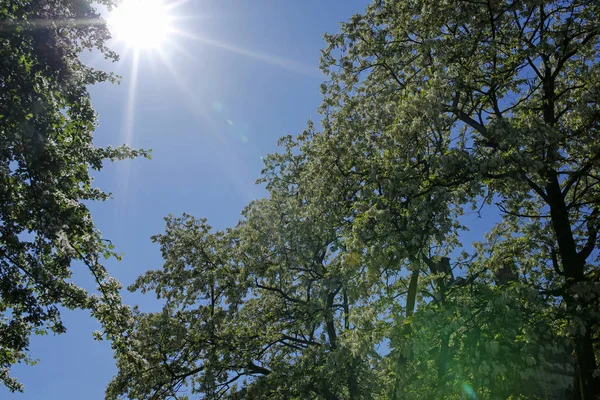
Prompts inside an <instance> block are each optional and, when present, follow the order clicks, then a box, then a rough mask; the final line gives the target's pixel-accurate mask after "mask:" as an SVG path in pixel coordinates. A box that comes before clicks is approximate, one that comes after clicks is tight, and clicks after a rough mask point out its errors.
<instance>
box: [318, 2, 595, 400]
mask: <svg viewBox="0 0 600 400" xmlns="http://www.w3.org/2000/svg"><path fill="white" fill-rule="evenodd" d="M599 11H600V7H599V5H598V4H597V3H596V2H587V1H546V2H539V1H480V2H474V1H459V2H452V3H450V2H442V1H425V2H422V1H405V2H375V3H374V4H373V5H372V6H370V7H369V8H368V9H367V12H366V13H365V14H364V15H357V16H355V17H354V18H352V20H351V21H350V22H348V23H346V24H343V25H342V33H340V34H336V35H330V36H328V37H327V41H328V43H329V47H328V49H327V50H326V51H325V52H324V56H323V58H324V63H323V68H324V70H326V71H328V72H330V78H331V81H330V82H329V84H326V85H324V91H325V95H326V100H325V103H324V109H323V111H324V112H325V113H326V114H328V115H331V119H332V120H333V121H334V122H333V123H335V124H336V128H335V129H336V130H342V129H347V130H351V131H352V132H355V133H357V132H360V131H362V130H365V131H367V132H369V133H371V134H374V135H383V136H387V137H389V138H390V140H392V141H394V140H397V141H398V142H399V143H400V144H401V145H403V146H405V149H406V151H407V152H406V153H405V154H406V155H407V156H408V157H410V158H409V159H406V158H408V157H405V160H403V162H404V163H405V166H404V168H402V167H399V169H400V170H403V169H407V168H413V169H417V170H419V172H420V173H418V174H417V175H416V176H417V177H418V179H420V180H421V182H422V183H421V184H422V185H423V186H425V187H429V188H431V190H434V189H440V188H446V190H447V192H449V193H458V192H459V191H462V192H463V193H464V195H465V198H464V201H463V203H466V202H467V201H475V200H478V199H481V198H483V199H484V200H487V201H489V202H492V201H495V202H497V203H499V207H500V210H501V212H502V213H503V214H504V215H505V216H506V219H507V220H509V221H511V224H510V226H511V229H515V228H516V226H519V225H524V226H527V227H528V229H527V230H526V231H525V232H523V234H524V235H525V237H526V238H527V240H529V241H530V242H531V243H532V244H535V245H536V246H537V247H538V250H537V251H536V255H537V257H538V258H537V260H536V265H535V266H534V270H536V273H535V274H534V272H533V271H531V270H527V269H524V270H521V271H520V272H521V276H522V279H524V280H527V281H528V282H529V284H530V286H531V287H533V288H536V289H537V290H538V292H539V293H540V294H542V295H550V296H553V302H554V303H559V304H560V306H559V308H560V314H561V315H562V317H563V319H562V320H563V321H565V323H567V324H568V326H569V328H568V329H569V330H570V339H571V344H572V346H573V347H574V349H575V356H576V367H577V368H576V370H577V377H576V382H575V387H576V388H577V391H578V396H579V397H580V398H583V399H591V398H596V396H597V395H598V394H599V393H600V376H598V373H597V361H596V360H597V349H596V348H595V347H594V342H595V341H596V339H595V338H596V337H597V336H598V315H597V311H596V310H597V309H598V294H597V291H596V289H595V288H596V287H597V285H598V264H597V262H598V260H597V259H594V250H595V249H597V247H598V237H597V231H598V224H599V218H598V212H599V211H598V208H599V201H600V197H599V196H598V183H599V182H598V166H599V163H598V161H599V159H600V153H599V151H600V148H599V147H598V143H597V133H598V132H597V130H598V126H599V122H600V120H599V114H598V79H599V75H598V72H599V66H598V44H599V40H598V37H599V34H600V30H599V29H600V27H599V26H598V24H597V20H598V14H599ZM375 105H376V106H375ZM350 114H358V115H361V117H362V118H360V120H359V121H355V119H353V120H352V122H351V123H352V125H349V122H348V121H349V118H348V116H349V115H350ZM390 115H391V117H390ZM364 116H368V118H365V117H364ZM390 119H393V120H392V121H391V123H388V122H389V121H390ZM361 135H365V134H364V133H363V134H361ZM423 143H429V144H430V145H429V146H428V147H427V151H426V152H424V151H422V150H421V149H423V148H424V147H425V146H426V145H424V144H423ZM474 183H476V184H477V185H479V188H478V190H474V189H476V187H475V185H474ZM465 188H468V190H467V191H465ZM427 191H428V190H425V191H424V193H419V194H418V195H421V196H425V195H426V193H427ZM513 232H515V233H517V232H521V231H520V230H519V231H517V230H516V229H515V230H514V231H513ZM531 275H533V277H535V278H536V279H535V280H533V279H532V280H531V281H529V278H530V276H531Z"/></svg>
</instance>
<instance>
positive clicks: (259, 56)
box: [172, 29, 322, 78]
mask: <svg viewBox="0 0 600 400" xmlns="http://www.w3.org/2000/svg"><path fill="white" fill-rule="evenodd" d="M172 33H173V34H175V35H178V36H180V37H184V38H187V39H192V40H195V41H197V42H200V43H202V44H206V45H208V46H212V47H217V48H220V49H223V50H227V51H231V52H233V53H237V54H240V55H243V56H246V57H250V58H253V59H255V60H259V61H263V62H265V63H267V64H271V65H274V66H276V67H279V68H283V69H286V70H288V71H291V72H295V73H298V74H302V75H308V76H312V77H316V78H321V77H322V74H321V73H320V72H319V69H318V68H317V67H314V66H311V65H308V64H304V63H301V62H299V61H296V60H292V59H289V58H284V57H280V56H276V55H272V54H268V53H259V52H256V51H252V50H248V49H245V48H243V47H239V46H235V45H233V44H229V43H225V42H221V41H218V40H214V39H210V38H207V37H203V36H198V35H194V34H191V33H188V32H185V31H182V30H178V29H173V31H172Z"/></svg>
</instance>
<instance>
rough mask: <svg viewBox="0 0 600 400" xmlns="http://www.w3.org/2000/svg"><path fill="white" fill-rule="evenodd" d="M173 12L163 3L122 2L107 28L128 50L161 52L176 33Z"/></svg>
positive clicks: (157, 0) (155, 0)
mask: <svg viewBox="0 0 600 400" xmlns="http://www.w3.org/2000/svg"><path fill="white" fill-rule="evenodd" d="M170 8H171V7H168V6H167V5H166V4H165V2H164V1H162V0H123V1H122V2H121V4H119V6H118V7H117V8H115V9H114V10H113V11H112V13H111V16H110V17H109V19H108V24H109V26H110V27H111V31H112V33H113V35H114V37H115V39H116V40H117V41H118V42H121V43H124V44H125V45H126V46H127V47H131V48H133V49H135V50H141V49H160V48H161V46H162V45H163V44H164V43H165V41H166V40H167V39H168V37H169V34H170V33H171V32H172V31H173V27H172V26H171V22H172V17H171V15H170V14H169V12H170Z"/></svg>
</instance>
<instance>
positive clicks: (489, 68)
mask: <svg viewBox="0 0 600 400" xmlns="http://www.w3.org/2000/svg"><path fill="white" fill-rule="evenodd" d="M599 14H600V5H599V4H598V2H589V1H578V0H571V1H558V0H557V1H544V2H542V1H538V0H522V1H507V0H499V1H485V0H484V1H471V0H461V1H452V2H451V1H443V0H425V1H423V0H418V1H417V0H405V1H380V0H377V1H375V2H373V4H372V5H370V6H369V7H368V8H367V10H366V11H365V13H364V14H361V15H356V16H354V17H352V18H351V20H350V21H349V22H347V23H344V24H342V26H341V32H340V33H337V34H332V35H326V42H327V45H328V47H327V48H326V49H325V50H324V51H323V56H322V68H323V71H324V72H325V73H327V74H328V78H329V79H328V81H327V82H325V83H324V84H323V85H322V91H323V94H324V101H323V106H322V108H321V113H322V116H323V120H322V124H321V125H322V129H320V130H318V129H316V128H315V127H314V126H313V124H312V123H309V127H308V129H307V130H306V131H305V132H304V133H303V134H301V135H300V136H298V137H297V138H296V139H294V138H292V137H286V138H284V139H282V141H281V145H282V146H283V151H282V152H281V153H280V154H274V155H271V156H269V157H268V158H267V159H266V166H265V170H264V173H263V178H262V179H261V181H262V182H263V183H266V186H267V189H268V190H269V198H268V199H265V200H262V201H259V202H255V203H253V204H251V205H250V206H249V208H248V209H247V210H246V211H245V213H244V218H243V219H242V221H241V222H240V224H239V225H238V226H237V227H235V228H233V229H231V230H228V231H225V232H217V233H212V232H211V231H210V229H209V228H208V227H207V226H206V225H205V222H203V221H197V220H194V219H193V218H191V217H185V218H184V219H168V224H167V232H166V233H165V235H160V236H158V237H157V240H158V241H159V242H160V243H161V246H162V248H163V255H164V257H165V260H166V264H165V266H164V268H163V269H162V270H158V271H153V272H150V273H148V274H146V275H145V276H143V277H142V278H140V280H139V281H138V283H137V284H136V285H135V286H134V287H133V289H142V290H156V291H157V293H158V294H159V295H160V296H165V297H166V299H167V305H166V306H165V309H164V310H163V312H162V313H159V314H144V313H139V314H138V315H136V323H135V326H134V328H133V329H132V330H131V331H130V332H129V334H130V338H131V341H129V342H127V341H124V342H123V346H124V348H127V349H129V350H130V351H131V352H130V353H127V352H125V351H124V352H123V353H121V354H119V355H118V365H119V374H118V376H117V377H116V378H115V380H114V381H113V382H112V384H111V385H110V386H109V389H108V397H109V398H119V396H123V395H127V396H128V397H129V398H140V399H148V398H155V397H156V396H158V397H161V398H163V397H169V396H171V397H173V398H175V397H176V396H178V392H179V391H180V390H181V393H187V394H189V395H198V396H199V397H200V398H217V397H219V396H221V397H224V396H230V397H232V398H240V397H241V398H255V397H273V398H324V399H360V398H391V399H394V398H457V399H458V398H465V397H469V398H486V399H496V398H529V399H534V398H551V396H554V397H556V398H559V396H562V395H564V394H565V393H569V395H570V396H572V397H573V398H576V399H593V398H597V396H598V394H599V393H600V382H599V381H600V371H598V365H597V358H598V347H597V342H598V339H599V333H598V324H599V322H600V321H599V317H600V315H599V314H598V310H599V309H600V305H599V304H598V295H599V293H600V282H599V277H600V274H599V273H598V261H599V260H598V259H597V258H595V257H596V255H597V254H598V235H597V232H598V228H599V224H600V218H598V216H599V213H600V196H599V192H598V190H599V187H600V186H599V184H600V179H599V173H598V172H599V167H600V147H599V145H598V140H597V138H598V128H599V123H600V110H599V104H598V102H599V100H600V91H599V89H598V88H599V87H600V85H599V84H600V79H599V78H600V76H599V72H600V66H599V65H600V64H598V50H599V48H600V41H599V37H600V25H599V24H598V21H599V20H600V18H599V17H600V15H599ZM469 208H472V211H473V212H481V210H482V209H486V210H494V209H495V210H497V211H496V212H497V213H498V214H499V216H500V217H501V222H500V223H498V224H497V225H496V226H495V227H494V228H493V229H492V230H491V231H490V232H488V234H487V235H486V236H485V237H484V238H482V240H481V242H480V243H478V244H476V245H475V249H474V251H468V247H466V244H463V243H461V241H460V233H461V232H462V231H463V230H464V229H466V227H463V226H462V221H463V219H462V215H463V214H464V213H465V212H468V210H469ZM173 224H174V225H173ZM459 254H460V255H459ZM211 293H218V294H219V296H217V297H215V296H214V295H212V294H211ZM416 304H418V307H417V306H416ZM213 309H214V311H213ZM207 313H208V314H207ZM212 313H214V314H212ZM192 316H193V317H192ZM167 327H168V328H167ZM173 330H177V334H174V333H172V332H173ZM186 338H191V340H187V339H186ZM230 344H232V345H231V346H230ZM387 345H389V346H390V350H391V351H390V352H389V354H386V353H388V352H387V351H386V346H387ZM233 383H237V384H238V385H239V387H240V388H241V389H239V390H238V389H236V388H235V387H233V386H228V385H230V384H233ZM186 385H187V387H188V390H190V391H188V392H185V390H186V389H185V387H186ZM236 396H237V397H236Z"/></svg>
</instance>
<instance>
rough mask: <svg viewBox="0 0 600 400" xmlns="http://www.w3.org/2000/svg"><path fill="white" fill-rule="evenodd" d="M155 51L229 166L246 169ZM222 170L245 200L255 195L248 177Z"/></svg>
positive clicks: (186, 86) (177, 76)
mask: <svg viewBox="0 0 600 400" xmlns="http://www.w3.org/2000/svg"><path fill="white" fill-rule="evenodd" d="M180 51H182V50H180ZM157 53H158V55H159V56H160V58H161V60H162V61H163V62H164V64H165V66H166V68H167V70H168V71H169V73H170V74H171V76H172V77H173V80H174V82H175V84H176V85H177V87H178V89H179V90H181V91H182V92H183V93H184V95H185V96H186V97H187V99H188V100H189V102H188V104H191V110H192V111H193V115H194V116H195V117H201V122H202V123H206V124H208V127H209V131H208V132H207V133H208V134H210V135H211V136H212V137H213V138H216V140H217V141H218V142H219V144H220V146H221V148H222V151H221V156H222V158H223V159H227V160H228V165H229V166H230V167H231V169H233V170H237V171H246V169H245V168H244V166H243V165H241V164H240V163H239V161H238V160H239V159H240V158H239V157H238V156H237V155H236V153H235V151H234V149H233V148H232V147H231V145H230V144H229V143H228V142H227V141H226V140H224V139H223V137H222V136H221V135H219V134H217V133H216V132H217V129H218V127H217V126H216V124H215V123H214V121H213V120H212V119H211V118H210V116H209V115H208V113H207V112H206V107H205V106H204V105H203V104H202V103H201V102H200V101H199V100H198V98H197V96H196V95H195V94H194V92H193V91H192V90H191V89H190V87H189V85H187V84H186V83H185V81H184V80H183V79H182V78H181V76H180V74H179V73H178V72H177V70H176V69H175V66H174V65H173V63H171V61H170V60H169V58H168V56H167V55H166V54H165V53H164V52H163V51H162V50H160V49H159V50H157ZM223 172H224V173H225V174H226V175H227V177H228V178H229V180H230V181H231V182H233V183H234V184H235V185H236V186H237V187H240V186H241V188H240V189H241V191H242V193H243V194H244V195H245V196H246V200H252V199H254V198H255V197H256V193H255V190H254V189H256V187H255V186H254V185H252V186H250V185H248V182H251V181H252V179H251V178H250V177H244V179H241V178H240V177H239V176H236V175H235V174H232V173H231V171H230V169H229V168H225V170H224V171H223ZM243 173H246V172H243ZM246 178H247V179H246Z"/></svg>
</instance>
